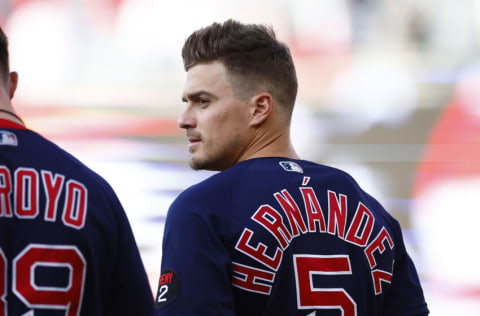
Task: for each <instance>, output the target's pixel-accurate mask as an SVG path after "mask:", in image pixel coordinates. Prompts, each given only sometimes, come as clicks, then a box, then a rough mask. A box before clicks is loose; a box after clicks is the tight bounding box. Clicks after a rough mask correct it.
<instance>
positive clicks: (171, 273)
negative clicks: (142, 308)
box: [156, 20, 428, 316]
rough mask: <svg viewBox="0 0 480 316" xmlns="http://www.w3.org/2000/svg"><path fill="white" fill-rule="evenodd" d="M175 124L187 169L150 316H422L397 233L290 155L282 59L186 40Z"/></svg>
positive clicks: (242, 42) (352, 188) (233, 36)
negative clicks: (192, 176) (197, 173)
mask: <svg viewBox="0 0 480 316" xmlns="http://www.w3.org/2000/svg"><path fill="white" fill-rule="evenodd" d="M182 57H183V61H184V65H185V69H186V71H187V81H186V84H185V88H184V92H183V101H184V102H185V104H186V108H185V110H184V112H183V113H182V114H181V116H180V117H179V119H178V124H179V126H180V127H181V128H183V129H185V131H186V135H187V137H188V141H189V145H188V149H189V152H190V165H191V167H192V168H193V169H208V170H218V171H221V172H220V173H217V174H215V175H214V176H212V177H210V178H209V179H207V180H205V181H203V182H201V183H199V184H197V185H194V186H192V187H190V188H189V189H187V190H186V191H184V192H183V193H182V194H181V195H180V196H179V197H178V198H177V199H176V200H175V201H174V203H173V204H172V205H171V207H170V209H169V212H168V215H167V219H166V224H165V234H164V241H163V256H162V268H161V269H162V271H161V276H160V280H159V284H158V291H157V295H156V305H157V310H158V312H159V314H160V315H245V316H247V315H248V316H254V315H302V316H305V315H309V316H312V315H332V316H333V315H337V316H338V315H343V316H377V315H388V316H409V315H412V316H413V315H427V314H428V309H427V305H426V303H425V300H424V296H423V292H422V288H421V285H420V282H419V278H418V276H417V272H416V270H415V267H414V264H413V262H412V260H411V259H410V257H409V256H408V254H407V252H406V250H405V245H404V243H403V240H402V233H401V230H400V226H399V224H398V222H397V221H396V220H395V219H393V218H392V217H391V216H390V215H389V214H388V213H387V212H386V211H385V210H384V209H383V207H382V206H381V205H380V204H379V203H378V202H377V201H376V200H375V199H374V198H373V197H372V196H370V195H368V194H367V193H366V192H364V191H363V190H362V189H361V188H360V187H359V186H358V184H357V183H356V182H355V180H354V179H352V177H350V176H349V175H348V174H347V173H345V172H343V171H340V170H338V169H334V168H331V167H327V166H323V165H319V164H316V163H313V162H309V161H305V160H301V159H300V158H299V157H298V156H297V154H296V153H295V150H294V149H293V147H292V145H291V143H290V137H289V126H290V118H291V113H292V110H293V105H294V102H295V97H296V93H297V79H296V74H295V68H294V64H293V61H292V58H291V56H290V52H289V49H288V48H287V47H286V46H285V45H284V44H282V43H280V42H278V41H277V40H276V38H275V33H274V32H273V30H271V29H270V28H268V27H265V26H263V25H255V24H247V25H246V24H241V23H239V22H236V21H233V20H228V21H226V22H224V23H223V24H218V23H214V24H212V25H210V26H208V27H205V28H202V29H200V30H198V31H196V32H194V33H193V34H191V35H190V37H188V39H187V40H186V42H185V44H184V47H183V50H182Z"/></svg>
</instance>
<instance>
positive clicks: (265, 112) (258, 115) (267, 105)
mask: <svg viewBox="0 0 480 316" xmlns="http://www.w3.org/2000/svg"><path fill="white" fill-rule="evenodd" d="M272 111H273V97H272V95H271V94H270V93H266V92H263V93H260V94H257V95H255V96H254V97H253V98H252V119H251V120H250V125H252V126H258V125H260V124H262V123H263V122H265V121H266V120H267V118H268V117H269V116H270V114H271V113H272Z"/></svg>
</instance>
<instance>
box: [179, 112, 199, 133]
mask: <svg viewBox="0 0 480 316" xmlns="http://www.w3.org/2000/svg"><path fill="white" fill-rule="evenodd" d="M177 124H178V127H180V128H184V129H187V128H192V127H195V126H196V125H197V121H196V119H195V116H194V115H193V113H192V111H191V109H190V107H187V108H186V109H185V111H183V113H182V114H180V116H179V117H178V120H177Z"/></svg>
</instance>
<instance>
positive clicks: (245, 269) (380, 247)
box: [232, 176, 395, 295]
mask: <svg viewBox="0 0 480 316" xmlns="http://www.w3.org/2000/svg"><path fill="white" fill-rule="evenodd" d="M309 181H310V178H309V177H306V176H305V177H304V178H303V181H302V186H301V187H299V188H298V189H299V190H300V194H301V197H302V200H301V201H295V200H294V198H293V197H292V195H291V194H290V193H289V191H288V190H286V189H283V190H281V191H280V192H275V193H273V196H274V198H275V200H276V201H277V202H278V205H279V206H278V207H274V206H272V205H269V204H263V205H260V206H259V207H258V209H257V210H256V211H255V212H254V214H253V215H252V216H251V220H253V221H254V222H256V223H258V224H260V225H261V226H262V227H263V228H264V229H265V230H267V231H268V232H269V233H270V234H272V235H273V237H275V240H276V241H277V245H272V244H270V246H267V245H268V242H254V241H252V237H253V236H254V234H255V232H254V231H252V230H250V229H248V228H244V230H243V232H242V234H241V235H240V238H239V239H238V241H237V243H236V246H235V249H236V250H237V251H239V252H240V253H242V254H243V255H246V256H248V257H250V258H252V259H254V260H255V261H257V262H259V263H261V264H262V265H263V266H264V267H266V268H269V270H263V269H259V268H257V267H253V266H249V265H245V264H240V263H237V262H233V278H232V284H233V286H236V287H238V288H241V289H243V290H246V291H250V292H255V293H259V294H265V295H269V294H270V291H271V288H272V286H271V284H273V282H274V279H275V273H276V272H277V270H278V269H279V267H280V264H281V262H282V257H283V253H284V251H285V250H286V249H287V248H288V247H289V245H290V243H291V242H292V240H293V239H294V238H296V237H299V236H301V235H305V234H330V235H332V236H335V237H337V238H339V239H340V240H343V241H344V242H348V243H351V244H353V245H356V246H358V247H361V248H363V253H364V255H365V257H366V259H367V261H368V264H369V268H370V271H371V277H372V281H373V288H374V291H375V295H378V294H380V293H382V282H387V283H390V282H391V279H392V271H393V262H392V265H391V269H392V270H390V271H385V269H380V268H379V267H378V266H377V259H379V258H380V256H382V254H383V255H384V254H385V250H386V249H387V247H388V248H389V249H390V250H392V249H393V248H394V246H395V245H394V242H393V239H392V238H391V236H390V234H389V232H388V231H387V229H386V228H385V226H382V227H381V228H380V230H379V233H378V234H377V235H376V236H374V237H373V238H370V237H371V234H372V231H373V230H374V224H375V218H374V215H373V213H372V212H371V211H370V210H369V209H368V207H367V206H366V205H365V204H364V203H362V202H361V201H358V202H357V205H356V211H355V214H353V217H352V219H351V220H350V221H347V200H348V197H347V195H345V194H342V193H340V192H334V191H331V190H327V191H326V192H323V194H326V195H327V201H328V206H327V207H325V206H324V205H320V202H319V199H318V198H317V193H318V192H315V190H314V188H312V187H308V183H309ZM299 202H300V203H299ZM298 205H303V209H300V207H299V206H298ZM279 209H281V210H282V212H283V213H284V214H285V216H286V219H287V221H286V222H287V224H286V223H284V221H283V217H282V215H281V214H280V211H279ZM323 210H326V212H324V211H323ZM302 213H303V214H304V215H303V216H302ZM269 247H271V248H275V247H276V249H274V251H273V252H272V249H269ZM267 251H268V253H274V255H273V256H269V255H268V254H267ZM348 264H350V263H348ZM387 270H389V269H387ZM272 271H273V272H272Z"/></svg>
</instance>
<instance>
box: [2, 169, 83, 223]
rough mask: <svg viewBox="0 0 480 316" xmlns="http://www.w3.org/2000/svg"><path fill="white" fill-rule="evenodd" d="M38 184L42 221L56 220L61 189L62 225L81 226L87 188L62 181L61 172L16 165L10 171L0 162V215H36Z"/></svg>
mask: <svg viewBox="0 0 480 316" xmlns="http://www.w3.org/2000/svg"><path fill="white" fill-rule="evenodd" d="M40 185H43V189H44V190H43V191H44V192H45V199H46V203H45V209H44V211H45V214H44V220H45V221H47V222H55V221H56V220H57V211H58V209H59V205H58V203H59V200H60V196H61V193H62V191H65V198H64V203H63V212H62V222H63V224H64V225H65V226H68V227H71V228H74V229H82V228H83V226H84V225H85V219H86V216H87V201H88V190H87V188H86V187H85V185H83V184H82V183H80V182H78V181H76V180H73V179H68V180H66V177H65V176H64V175H62V174H59V173H56V174H53V173H52V171H48V170H41V171H40V172H39V171H38V170H35V169H33V168H27V167H18V168H17V169H16V170H15V171H13V170H12V171H11V170H9V169H8V168H7V167H6V166H3V165H0V217H6V218H9V217H10V218H12V217H13V216H14V215H15V216H16V217H17V218H19V219H34V218H36V217H37V216H38V215H39V213H40V205H39V202H40V196H39V195H40V193H39V189H40ZM12 193H13V197H12ZM12 201H13V202H14V203H15V204H14V205H15V207H14V208H12ZM12 210H14V211H12Z"/></svg>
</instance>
